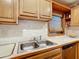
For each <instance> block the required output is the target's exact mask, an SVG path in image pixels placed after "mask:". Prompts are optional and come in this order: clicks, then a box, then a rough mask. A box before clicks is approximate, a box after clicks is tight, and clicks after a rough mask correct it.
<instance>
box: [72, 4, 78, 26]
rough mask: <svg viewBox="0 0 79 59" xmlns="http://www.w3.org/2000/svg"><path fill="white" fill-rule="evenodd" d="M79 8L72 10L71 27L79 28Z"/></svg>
mask: <svg viewBox="0 0 79 59" xmlns="http://www.w3.org/2000/svg"><path fill="white" fill-rule="evenodd" d="M78 15H79V6H77V7H74V8H72V9H71V25H72V26H79V16H78Z"/></svg>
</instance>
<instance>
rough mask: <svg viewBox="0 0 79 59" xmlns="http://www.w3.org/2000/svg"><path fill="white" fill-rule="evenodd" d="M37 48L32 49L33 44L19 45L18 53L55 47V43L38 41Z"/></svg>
mask: <svg viewBox="0 0 79 59" xmlns="http://www.w3.org/2000/svg"><path fill="white" fill-rule="evenodd" d="M38 44H39V46H38V47H34V45H33V42H30V43H20V44H19V52H21V51H33V50H36V49H40V48H45V47H48V46H52V45H56V43H53V42H50V41H48V40H45V41H40V42H39V43H38Z"/></svg>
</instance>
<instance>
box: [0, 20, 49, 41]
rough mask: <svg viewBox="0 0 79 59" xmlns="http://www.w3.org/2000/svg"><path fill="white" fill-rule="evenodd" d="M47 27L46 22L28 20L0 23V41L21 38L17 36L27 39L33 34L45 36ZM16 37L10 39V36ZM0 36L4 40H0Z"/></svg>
mask: <svg viewBox="0 0 79 59" xmlns="http://www.w3.org/2000/svg"><path fill="white" fill-rule="evenodd" d="M47 27H48V23H47V22H41V21H28V20H19V24H18V25H0V42H3V41H5V42H6V41H7V42H8V41H21V39H18V38H22V40H29V39H32V38H33V37H34V36H39V35H42V36H43V37H45V36H47V34H48V28H47ZM16 37H18V38H17V39H13V40H12V38H16ZM2 38H3V39H4V40H2ZM8 38H9V39H8ZM10 39H11V40H10Z"/></svg>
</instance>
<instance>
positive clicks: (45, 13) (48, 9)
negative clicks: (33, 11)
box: [39, 0, 52, 18]
mask: <svg viewBox="0 0 79 59" xmlns="http://www.w3.org/2000/svg"><path fill="white" fill-rule="evenodd" d="M39 11H40V12H39V14H40V17H44V18H50V17H51V15H52V14H51V13H52V3H51V2H49V1H47V0H40V3H39Z"/></svg>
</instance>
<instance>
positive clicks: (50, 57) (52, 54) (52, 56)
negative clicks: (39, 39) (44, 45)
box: [26, 49, 62, 59]
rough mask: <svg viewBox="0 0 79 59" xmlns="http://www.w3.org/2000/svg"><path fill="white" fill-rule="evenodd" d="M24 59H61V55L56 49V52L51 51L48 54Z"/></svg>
mask: <svg viewBox="0 0 79 59" xmlns="http://www.w3.org/2000/svg"><path fill="white" fill-rule="evenodd" d="M57 55H58V56H57ZM55 56H56V57H55ZM26 59H62V55H61V50H60V49H56V50H52V51H49V52H45V53H41V54H38V55H35V56H32V57H29V58H26Z"/></svg>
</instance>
